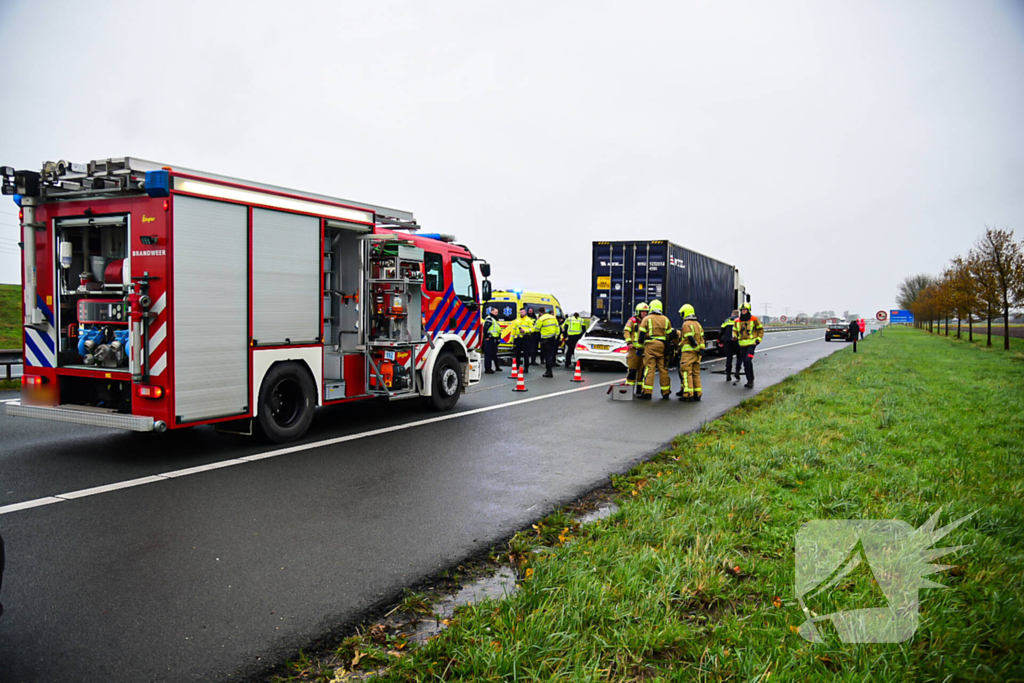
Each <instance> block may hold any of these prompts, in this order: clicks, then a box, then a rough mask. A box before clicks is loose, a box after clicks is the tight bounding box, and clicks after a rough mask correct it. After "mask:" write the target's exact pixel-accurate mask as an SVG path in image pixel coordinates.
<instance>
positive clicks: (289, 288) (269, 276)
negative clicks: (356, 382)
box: [252, 209, 321, 389]
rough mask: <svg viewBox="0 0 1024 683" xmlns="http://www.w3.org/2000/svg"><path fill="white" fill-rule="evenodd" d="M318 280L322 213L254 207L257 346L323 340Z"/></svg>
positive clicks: (253, 300)
mask: <svg viewBox="0 0 1024 683" xmlns="http://www.w3.org/2000/svg"><path fill="white" fill-rule="evenodd" d="M319 280H320V219H319V218H315V217H313V216H303V215H300V214H294V213H285V212H283V211H272V210H269V209H253V210H252V318H253V320H252V337H253V346H254V347H255V348H259V347H261V346H280V345H283V344H316V343H319V338H320V335H321V330H320V324H319V323H320V321H319V317H320V285H319ZM257 389H258V387H257Z"/></svg>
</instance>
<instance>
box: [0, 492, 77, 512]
mask: <svg viewBox="0 0 1024 683" xmlns="http://www.w3.org/2000/svg"><path fill="white" fill-rule="evenodd" d="M61 502H63V501H62V500H61V499H60V498H53V497H52V496H51V497H49V498H36V499H35V500H26V501H25V502H24V503H12V504H10V505H5V506H3V507H2V508H0V510H3V511H4V513H8V512H16V511H18V510H28V509H29V508H37V507H39V506H40V505H49V504H50V503H61Z"/></svg>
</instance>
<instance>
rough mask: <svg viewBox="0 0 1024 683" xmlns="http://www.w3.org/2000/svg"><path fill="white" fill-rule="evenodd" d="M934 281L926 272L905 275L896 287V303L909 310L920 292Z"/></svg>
mask: <svg viewBox="0 0 1024 683" xmlns="http://www.w3.org/2000/svg"><path fill="white" fill-rule="evenodd" d="M934 281H935V278H933V277H932V276H931V275H928V274H926V273H921V274H920V275H909V276H907V277H906V278H904V279H903V282H901V283H900V284H899V286H898V287H897V288H896V304H897V305H898V306H899V307H900V308H903V309H906V310H910V309H911V308H912V307H913V305H914V302H915V301H917V298H918V297H919V296H920V295H921V292H922V291H924V290H925V288H927V287H928V285H930V284H932V283H933V282H934Z"/></svg>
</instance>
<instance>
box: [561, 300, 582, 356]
mask: <svg viewBox="0 0 1024 683" xmlns="http://www.w3.org/2000/svg"><path fill="white" fill-rule="evenodd" d="M583 331H584V325H583V319H582V318H580V314H579V313H578V312H577V313H573V314H572V315H571V316H569V317H568V318H566V319H565V322H564V323H562V334H563V336H564V337H565V367H567V368H571V367H572V357H573V355H574V354H575V352H576V344H578V343H579V341H580V337H582V336H583Z"/></svg>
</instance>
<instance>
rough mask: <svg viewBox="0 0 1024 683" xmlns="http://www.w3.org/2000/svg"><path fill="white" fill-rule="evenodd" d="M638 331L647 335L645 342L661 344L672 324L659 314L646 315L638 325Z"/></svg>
mask: <svg viewBox="0 0 1024 683" xmlns="http://www.w3.org/2000/svg"><path fill="white" fill-rule="evenodd" d="M640 331H641V332H643V333H645V334H646V335H647V338H646V340H645V341H652V340H653V341H660V342H663V341H665V340H666V339H667V338H668V333H669V332H671V331H672V323H671V321H669V319H668V318H666V317H665V316H663V315H662V314H661V313H648V314H647V317H646V318H644V321H643V322H642V323H640Z"/></svg>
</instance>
